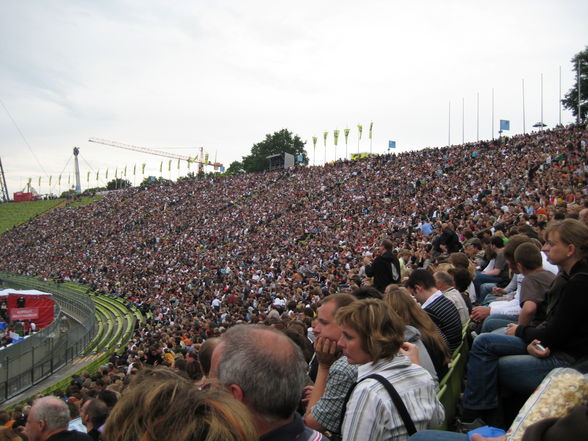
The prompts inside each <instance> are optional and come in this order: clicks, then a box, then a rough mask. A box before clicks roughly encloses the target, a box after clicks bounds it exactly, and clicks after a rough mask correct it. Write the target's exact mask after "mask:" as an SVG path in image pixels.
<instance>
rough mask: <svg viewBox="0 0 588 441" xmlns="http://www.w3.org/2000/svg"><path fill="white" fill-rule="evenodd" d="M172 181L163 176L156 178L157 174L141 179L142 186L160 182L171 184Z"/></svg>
mask: <svg viewBox="0 0 588 441" xmlns="http://www.w3.org/2000/svg"><path fill="white" fill-rule="evenodd" d="M171 182H172V181H170V180H169V179H165V178H163V177H161V176H160V177H158V178H156V177H155V176H147V177H146V178H145V179H143V180H142V181H141V183H140V184H139V186H140V187H149V186H150V185H158V184H170V183H171Z"/></svg>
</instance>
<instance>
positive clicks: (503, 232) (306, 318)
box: [0, 125, 588, 417]
mask: <svg viewBox="0 0 588 441" xmlns="http://www.w3.org/2000/svg"><path fill="white" fill-rule="evenodd" d="M587 142H588V132H587V131H586V129H585V128H584V127H583V126H578V125H572V126H568V127H559V128H556V129H553V130H549V131H542V132H539V133H534V134H527V135H519V136H515V137H512V138H501V139H498V140H494V141H492V142H481V143H470V144H465V145H458V146H451V147H446V148H429V149H424V150H420V151H413V152H408V153H402V154H388V155H382V156H379V157H375V158H366V159H360V160H356V161H347V160H344V161H337V162H335V163H333V164H329V165H326V166H324V167H296V168H293V169H290V170H287V171H281V172H271V173H262V174H245V175H237V176H227V177H211V178H206V179H195V180H193V181H183V182H180V183H177V184H173V185H161V186H155V187H149V188H131V189H124V190H119V191H115V192H111V193H109V194H107V195H105V196H104V197H103V198H101V199H100V200H98V201H97V202H95V203H93V204H92V205H89V206H85V207H77V208H62V209H56V210H53V211H51V212H49V213H47V214H46V215H44V216H41V217H38V218H36V219H33V220H32V221H30V222H29V223H27V224H25V225H22V226H19V227H15V228H14V229H13V230H11V231H9V232H7V233H5V234H4V235H2V236H1V237H0V244H1V247H0V268H2V269H3V270H6V271H12V272H15V273H19V274H24V275H29V276H37V277H42V278H47V279H56V280H71V281H75V282H79V283H82V284H84V285H88V286H89V287H91V289H93V290H95V291H97V292H102V293H106V294H110V295H118V296H122V297H124V298H126V299H128V300H130V301H132V302H134V303H135V304H136V305H137V306H138V307H140V308H142V310H143V311H144V312H149V313H150V314H149V315H150V317H151V318H150V319H149V320H148V321H147V323H146V324H145V325H144V326H141V327H140V328H138V329H137V330H136V332H135V335H134V336H133V338H132V340H131V342H129V344H128V348H127V351H126V353H125V355H124V356H123V357H122V358H121V359H113V360H112V363H113V364H112V365H110V366H109V367H105V369H104V370H105V372H104V373H103V374H102V375H100V376H98V377H95V378H90V377H88V378H86V379H85V380H84V381H85V382H86V384H85V389H84V391H83V393H82V391H81V389H83V388H82V387H80V388H79V390H78V391H76V392H75V394H77V395H75V396H74V398H76V399H85V398H86V397H85V396H84V394H86V393H88V391H96V390H98V391H101V390H112V389H114V390H115V391H116V392H120V391H121V390H123V389H124V388H125V383H126V382H128V380H129V378H130V376H131V375H132V374H133V373H134V372H136V371H137V370H141V368H142V367H143V366H145V365H168V366H172V367H174V368H175V369H177V370H179V371H181V372H183V375H185V376H187V377H189V378H191V379H192V380H193V381H201V377H202V375H203V374H202V371H201V369H200V368H199V360H198V359H199V352H200V350H201V345H203V344H204V343H205V342H206V341H207V340H210V338H211V337H218V336H220V335H222V334H223V333H224V332H225V331H226V330H227V329H229V328H231V327H233V326H235V325H237V324H242V323H264V324H268V325H272V326H273V327H277V328H280V329H286V328H288V330H290V331H291V332H290V334H288V335H290V337H291V338H292V339H294V340H295V341H298V343H299V345H300V346H301V348H302V350H303V352H304V354H305V355H306V357H305V358H306V361H311V360H312V359H313V358H314V357H313V350H312V345H310V344H309V342H308V339H306V337H310V338H311V339H313V338H314V336H313V335H312V334H313V333H312V329H313V328H315V329H316V326H317V323H316V321H314V322H313V320H316V317H317V310H319V309H320V305H322V303H321V302H322V301H324V299H325V298H329V296H330V295H332V294H336V293H341V292H347V293H349V292H353V291H354V289H356V288H358V287H360V286H365V285H371V284H374V285H376V286H377V280H375V279H377V275H374V268H375V267H376V265H377V263H376V262H377V261H378V258H379V257H378V256H380V255H381V254H382V253H385V252H387V251H389V252H391V253H392V254H393V255H394V256H395V259H397V262H398V275H397V276H398V281H397V282H398V283H400V282H402V281H405V285H406V288H407V290H404V291H405V292H404V293H403V295H407V296H408V295H409V294H411V295H412V296H414V297H415V298H416V299H417V300H419V303H422V304H423V309H425V307H426V306H429V311H427V312H428V313H429V315H430V316H431V317H432V318H433V320H434V321H435V324H436V325H437V327H438V328H440V329H441V330H442V334H443V339H444V341H445V343H448V348H449V349H451V350H453V349H455V348H456V347H457V346H458V345H459V341H455V342H452V341H451V339H452V335H454V336H455V335H457V334H455V332H458V331H455V329H456V326H457V327H459V330H460V329H461V325H462V324H463V322H464V317H463V314H462V316H461V317H460V313H459V308H461V311H462V312H464V310H466V312H465V313H466V316H467V314H468V313H469V310H470V309H471V302H474V303H481V302H480V301H479V300H480V290H481V289H484V288H483V286H484V285H483V283H482V282H484V283H486V282H487V281H489V280H490V281H491V280H493V279H489V278H484V277H482V276H481V275H480V274H476V273H475V271H474V270H473V269H472V268H475V267H478V269H479V270H480V271H482V270H483V269H484V267H486V265H487V264H489V263H491V262H492V265H494V262H495V260H496V255H497V253H498V255H502V251H501V249H502V248H503V245H502V243H501V240H500V239H502V240H503V241H504V242H505V243H507V242H508V239H509V237H514V236H515V235H517V234H519V235H520V234H523V235H526V236H528V237H530V238H537V239H539V240H541V241H543V240H545V239H546V238H545V237H544V234H543V232H544V230H545V228H546V226H547V225H548V222H550V221H552V220H557V219H564V218H576V219H578V218H579V219H580V220H582V221H585V219H586V218H588V208H587V205H586V201H587V200H588V198H587V195H588V187H587V185H586V183H587V174H588V151H587V149H586V144H587ZM496 238H499V239H496ZM384 239H388V240H389V241H390V244H389V245H384V249H382V250H380V246H381V245H382V244H383V242H382V241H383V240H384ZM493 240H495V241H496V240H497V241H498V244H497V245H496V246H495V247H494V246H493V242H492V241H493ZM513 243H514V242H513ZM461 251H464V252H465V253H467V255H468V256H469V259H468V258H465V255H464V254H463V253H460V252H461ZM512 252H513V253H514V250H513V251H512ZM456 253H457V254H459V256H458V255H457V254H456ZM374 258H375V259H374ZM460 258H465V264H464V265H463V267H462V269H463V270H464V272H465V273H469V278H467V276H466V279H467V280H466V281H465V286H463V287H460V286H459V285H460V283H459V280H458V275H459V273H458V272H456V271H457V269H458V268H459V260H460ZM507 260H508V257H507ZM510 262H511V264H513V265H514V264H515V263H516V262H515V258H514V254H513V256H511V259H510ZM523 263H524V262H523ZM443 265H447V266H446V267H443ZM497 265H499V264H497ZM504 265H506V264H504ZM431 268H436V269H437V272H438V273H439V274H437V273H436V274H435V279H432V276H431V280H429V276H428V275H427V274H429V273H428V272H427V271H424V270H425V269H431ZM444 269H447V271H448V272H444V271H443V270H444ZM503 269H504V273H505V274H509V277H508V278H507V279H506V280H505V282H508V280H509V279H510V273H509V271H508V268H506V267H505V266H503ZM488 271H490V272H489V273H488V275H490V276H491V277H499V276H498V275H496V276H494V273H493V272H492V268H491V269H489V270H488ZM441 272H443V274H441ZM484 272H486V271H484ZM499 273H500V272H498V273H496V274H499ZM444 281H445V282H444ZM472 281H474V282H476V283H473V284H471V283H470V282H472ZM444 283H447V290H449V289H450V288H452V287H453V285H451V284H452V283H453V284H455V286H456V287H457V288H459V289H458V291H459V292H458V293H457V297H459V299H456V300H455V302H454V303H455V306H456V311H455V314H454V313H453V312H451V314H453V316H452V317H447V315H448V313H447V309H448V308H449V307H448V306H446V305H444V304H443V305H439V304H436V309H431V302H433V301H435V302H438V298H437V297H436V292H437V289H438V287H439V286H444V285H443V284H444ZM514 283H515V285H516V280H515V282H514ZM386 284H387V283H386ZM384 286H385V285H384ZM492 286H494V285H492ZM492 286H489V287H487V289H489V290H492ZM500 286H501V285H500V281H499V287H500ZM504 286H506V283H504V284H503V285H502V287H504ZM396 289H398V288H396ZM399 289H400V290H403V288H399ZM439 289H441V288H439ZM444 290H445V288H443V291H444ZM386 291H387V294H386V295H388V296H389V295H390V293H389V292H388V290H386ZM444 292H445V291H444ZM465 292H469V294H470V295H469V296H468V295H466V294H465ZM483 292H484V295H486V294H487V291H483ZM460 293H464V295H463V296H462V297H463V298H462V297H461V294H460ZM397 296H400V294H398V295H397ZM368 297H370V296H368ZM375 297H376V298H378V300H377V301H383V302H386V301H387V300H386V297H385V296H384V297H382V296H380V297H378V296H375ZM382 298H383V299H384V300H380V299H382ZM461 301H463V302H464V305H467V306H463V307H460V305H459V303H460V302H461ZM452 302H453V300H452ZM389 303H391V304H392V303H393V302H392V301H390V302H389ZM392 306H393V307H394V305H392ZM452 308H453V306H452ZM397 313H398V314H399V312H398V311H397V312H393V313H392V314H397ZM435 314H437V315H435ZM474 314H475V313H474ZM446 318H447V320H449V321H450V322H451V326H453V328H454V329H453V330H449V331H448V333H445V331H444V330H443V329H442V328H443V327H442V326H441V325H440V324H439V323H438V322H437V320H444V319H446ZM319 319H320V314H319ZM382 320H387V318H385V317H384V318H382ZM403 321H404V322H406V323H405V324H406V325H410V326H412V327H414V328H416V329H418V331H419V332H420V335H421V336H422V339H423V343H425V346H427V348H426V349H427V350H428V352H429V353H431V352H432V351H431V350H430V349H431V346H433V345H435V344H437V343H439V341H441V343H440V345H442V344H443V341H442V340H439V338H438V337H434V336H431V335H430V332H429V331H430V328H427V324H423V323H422V322H419V321H418V320H417V317H416V316H411V317H408V316H407V317H406V318H403ZM454 325H455V326H454ZM476 331H478V332H479V331H480V329H476ZM405 332H406V331H405ZM433 333H434V332H433ZM451 333H453V334H451ZM297 336H298V337H297ZM299 336H302V338H300V337H299ZM458 337H459V336H458ZM459 338H460V337H459ZM435 342H437V343H435ZM309 345H310V348H308V346H309ZM448 348H445V349H444V348H437V349H438V350H437V351H436V352H435V351H433V352H435V353H436V355H434V356H432V357H431V359H432V360H430V361H431V362H432V364H434V365H435V366H434V367H433V368H432V369H431V370H432V376H433V377H434V376H435V374H437V378H439V377H440V376H441V375H442V374H443V372H444V370H443V366H441V368H440V364H441V365H445V367H446V362H444V360H445V359H446V357H447V356H448V355H449V351H448ZM407 350H408V353H407V355H411V354H410V348H409V349H407ZM374 357H375V360H378V359H379V358H378V357H379V356H377V355H376V356H374ZM445 361H446V360H445ZM311 365H312V362H311ZM319 372H320V369H319ZM314 376H315V378H316V373H315V375H314ZM111 383H112V384H111ZM115 386H116V387H115ZM92 393H93V392H92ZM71 396H72V395H71V394H70V395H69V398H71ZM311 401H312V399H311ZM432 406H433V408H434V407H435V405H434V404H432ZM437 417H438V415H437Z"/></svg>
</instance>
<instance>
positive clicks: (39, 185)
mask: <svg viewBox="0 0 588 441" xmlns="http://www.w3.org/2000/svg"><path fill="white" fill-rule="evenodd" d="M37 187H39V188H40V187H41V176H39V184H38V185H37Z"/></svg>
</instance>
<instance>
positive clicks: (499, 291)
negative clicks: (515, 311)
mask: <svg viewBox="0 0 588 441" xmlns="http://www.w3.org/2000/svg"><path fill="white" fill-rule="evenodd" d="M492 294H494V295H495V296H502V295H504V288H498V287H497V286H495V287H494V288H492Z"/></svg>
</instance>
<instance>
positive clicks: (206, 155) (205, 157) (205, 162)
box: [204, 153, 208, 165]
mask: <svg viewBox="0 0 588 441" xmlns="http://www.w3.org/2000/svg"><path fill="white" fill-rule="evenodd" d="M204 165H208V153H205V154H204Z"/></svg>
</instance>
